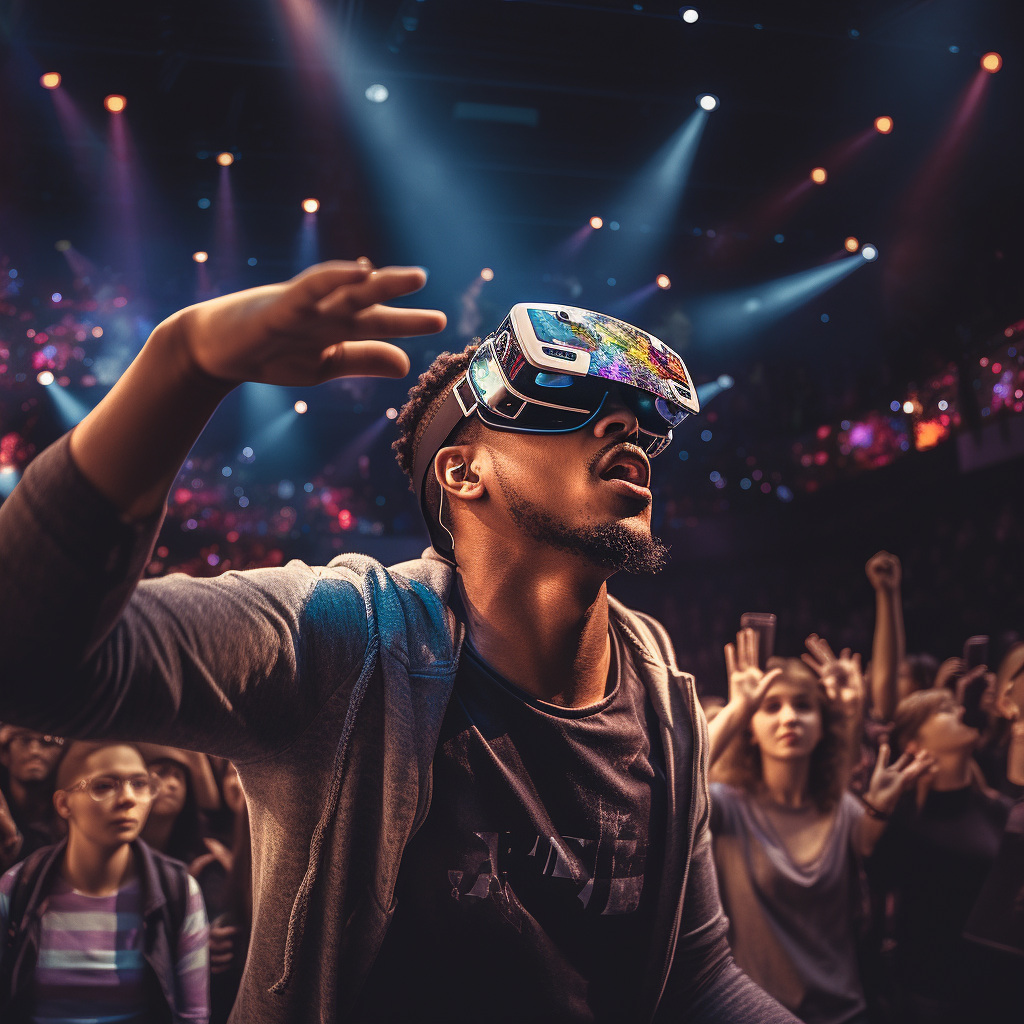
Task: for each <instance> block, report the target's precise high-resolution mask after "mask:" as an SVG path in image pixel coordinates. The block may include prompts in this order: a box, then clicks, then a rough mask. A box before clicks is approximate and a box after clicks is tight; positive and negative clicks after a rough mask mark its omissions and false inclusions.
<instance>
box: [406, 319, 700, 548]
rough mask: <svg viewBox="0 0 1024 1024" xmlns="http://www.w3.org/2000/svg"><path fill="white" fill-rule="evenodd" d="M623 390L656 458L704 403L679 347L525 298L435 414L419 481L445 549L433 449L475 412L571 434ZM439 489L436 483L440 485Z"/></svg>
mask: <svg viewBox="0 0 1024 1024" xmlns="http://www.w3.org/2000/svg"><path fill="white" fill-rule="evenodd" d="M613 389H615V390H617V392H618V394H619V395H620V396H621V398H622V400H623V401H624V402H625V403H626V405H627V406H629V408H630V409H631V410H632V412H633V413H634V414H635V416H636V419H637V424H638V430H639V439H638V444H639V445H640V446H641V447H642V448H644V449H645V450H646V452H647V454H648V456H650V457H651V458H653V457H654V456H655V455H658V454H660V453H661V452H663V451H664V450H665V449H666V448H667V447H668V446H669V445H670V444H671V443H672V429H673V428H674V427H677V426H678V425H679V424H680V423H681V422H682V421H683V420H684V419H686V417H687V416H688V415H689V414H690V413H697V412H700V405H699V403H698V401H697V392H696V388H695V387H694V385H693V383H692V381H691V379H690V375H689V373H688V372H687V369H686V366H685V365H684V364H683V361H682V359H680V358H679V355H678V353H676V352H674V351H673V350H672V349H671V348H669V347H668V345H666V344H665V343H664V342H661V341H659V340H658V339H657V338H655V337H654V336H653V335H651V334H648V333H647V332H646V331H642V330H640V328H639V327H634V326H632V324H627V323H625V322H624V321H622V320H617V319H616V318H615V317H613V316H608V315H607V314H605V313H595V312H593V311H592V310H589V309H579V308H577V307H576V306H561V305H554V306H553V305H545V304H543V303H534V302H520V303H517V304H516V305H515V306H513V307H512V310H511V312H510V313H509V314H508V316H507V317H506V318H505V319H504V320H503V321H502V323H501V326H499V327H498V329H497V330H496V331H494V332H493V333H492V334H489V335H488V336H487V337H486V338H485V339H484V340H483V341H482V342H481V343H480V346H479V348H478V349H477V350H476V352H475V353H474V355H473V358H472V360H471V361H470V364H469V370H468V371H467V373H466V374H465V375H464V376H463V377H461V378H460V379H459V380H458V381H456V382H455V387H454V388H453V389H452V391H451V392H450V393H449V395H448V397H447V398H446V399H445V400H444V402H443V403H442V405H441V407H440V409H438V411H437V412H436V413H435V415H434V417H433V419H432V420H431V422H430V424H429V425H428V426H427V429H426V431H425V432H424V434H423V437H422V439H421V441H420V444H419V448H418V451H417V456H416V464H415V466H414V467H413V487H414V489H415V492H416V495H417V497H418V498H419V502H420V509H421V510H422V512H423V517H424V519H425V520H426V523H427V528H428V530H429V531H430V539H431V542H432V544H433V546H434V549H435V550H436V551H437V552H438V554H440V555H442V556H443V557H445V558H447V559H449V560H450V561H452V562H454V561H455V552H454V542H453V538H452V535H451V534H450V533H449V532H448V530H447V529H446V528H445V527H444V525H443V524H442V523H441V522H440V507H441V501H442V500H443V492H442V493H441V495H438V496H437V501H436V502H435V503H434V505H435V507H436V508H437V509H438V512H437V514H436V515H435V513H434V512H432V511H431V502H430V495H431V491H432V490H433V493H434V494H435V495H436V494H437V490H440V485H439V484H438V482H437V479H436V477H435V475H434V469H433V466H434V456H435V455H436V454H437V453H438V451H439V450H440V449H441V448H443V447H444V445H445V443H446V442H447V440H448V437H449V435H450V434H451V433H452V431H453V430H454V429H455V428H456V427H457V426H458V425H459V423H461V422H462V420H463V419H465V418H467V417H469V416H477V417H478V418H479V419H480V420H481V421H482V422H483V423H484V424H485V425H486V426H487V427H490V428H491V429H492V430H507V431H511V432H513V433H520V434H565V433H569V432H571V431H574V430H579V429H581V428H582V427H585V426H586V425H587V424H588V423H590V422H592V421H593V420H594V419H595V418H596V417H597V416H598V415H599V413H600V412H601V408H602V406H603V405H604V404H605V402H606V401H607V399H608V395H609V393H610V392H611V391H612V390H613ZM434 489H437V490H434Z"/></svg>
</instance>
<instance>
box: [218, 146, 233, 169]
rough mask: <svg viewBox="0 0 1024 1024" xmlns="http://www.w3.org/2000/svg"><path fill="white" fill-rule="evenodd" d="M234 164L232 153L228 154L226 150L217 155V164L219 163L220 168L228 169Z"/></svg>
mask: <svg viewBox="0 0 1024 1024" xmlns="http://www.w3.org/2000/svg"><path fill="white" fill-rule="evenodd" d="M234 162H235V154H234V153H229V152H227V150H225V151H224V152H223V153H218V154H217V163H219V164H220V165H221V167H230V166H231V165H232V164H233V163H234Z"/></svg>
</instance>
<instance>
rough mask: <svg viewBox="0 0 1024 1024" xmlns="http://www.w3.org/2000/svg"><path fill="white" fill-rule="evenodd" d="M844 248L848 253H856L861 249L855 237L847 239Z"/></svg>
mask: <svg viewBox="0 0 1024 1024" xmlns="http://www.w3.org/2000/svg"><path fill="white" fill-rule="evenodd" d="M843 248H844V249H845V250H846V251H847V252H856V251H857V250H858V249H859V248H860V242H858V241H857V239H856V238H854V237H853V235H850V237H849V238H847V239H846V241H845V242H843Z"/></svg>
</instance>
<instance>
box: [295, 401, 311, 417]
mask: <svg viewBox="0 0 1024 1024" xmlns="http://www.w3.org/2000/svg"><path fill="white" fill-rule="evenodd" d="M308 409H309V406H308V405H306V403H305V402H304V401H303V400H302V399H301V398H300V399H299V400H298V401H297V402H296V403H295V411H296V412H297V413H298V414H299V415H300V416H301V415H302V414H303V413H304V412H306V411H307V410H308Z"/></svg>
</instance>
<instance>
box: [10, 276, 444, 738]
mask: <svg viewBox="0 0 1024 1024" xmlns="http://www.w3.org/2000/svg"><path fill="white" fill-rule="evenodd" d="M422 282H423V272H422V271H418V270H415V269H409V270H402V269H399V268H394V269H391V270H383V271H380V272H371V271H370V269H369V266H368V265H367V266H365V267H364V266H361V265H357V264H325V265H324V266H322V267H318V268H313V269H312V270H311V271H308V272H307V273H306V274H303V275H300V276H299V277H298V278H296V279H295V280H294V281H291V282H288V283H286V284H283V285H271V286H266V287H264V288H257V289H251V290H250V291H248V292H241V293H238V294H236V295H231V296H223V297H221V298H219V299H215V300H212V301H211V302H209V303H202V304H200V305H198V306H194V307H191V308H190V309H188V310H183V311H182V312H181V313H179V314H176V315H175V316H174V317H172V318H171V319H170V320H168V321H165V322H164V324H162V325H160V327H158V328H157V329H156V331H154V333H153V336H152V337H151V338H150V340H149V341H148V342H147V343H146V346H145V347H144V348H143V351H142V352H141V353H140V355H139V357H138V358H137V359H136V360H135V362H134V363H133V364H132V366H131V367H130V368H129V370H128V371H127V372H126V374H125V375H124V377H123V378H122V379H121V381H119V382H118V384H117V385H116V386H115V387H114V388H113V389H112V390H111V392H110V393H109V394H108V395H107V396H106V398H104V400H103V401H102V402H101V403H100V405H99V406H97V408H96V409H95V410H93V412H92V413H90V414H89V416H88V417H86V419H85V420H83V422H82V423H81V424H80V425H79V427H78V428H77V429H76V430H75V432H74V433H73V434H72V435H71V437H70V441H69V439H68V438H67V437H65V438H63V439H61V441H60V442H58V443H57V444H56V445H53V446H51V448H49V449H48V450H47V451H45V452H43V453H42V454H41V455H40V456H39V457H38V458H37V459H36V460H35V461H34V462H33V463H32V465H30V466H29V468H28V470H27V471H26V473H25V476H24V478H23V479H22V481H21V483H20V484H19V485H18V487H17V488H15V490H14V492H13V493H12V494H11V495H10V497H9V498H8V499H7V501H6V502H4V504H3V505H2V506H0V579H2V580H3V586H2V587H0V647H2V649H3V650H4V652H5V665H4V669H3V672H2V674H0V718H4V719H7V720H11V721H21V722H24V723H25V724H34V725H36V726H38V725H41V724H43V723H46V724H47V725H48V726H49V727H50V728H48V729H47V730H46V731H55V730H56V731H65V732H67V733H70V734H74V733H77V734H79V735H82V734H91V735H115V734H121V735H126V730H129V731H130V732H131V734H132V737H131V738H136V739H143V738H147V737H152V738H157V737H159V738H162V739H163V740H164V741H165V742H172V743H175V745H179V746H181V745H184V746H189V747H193V746H196V745H199V744H202V745H205V746H206V747H207V749H213V748H212V747H210V745H209V743H208V742H207V741H206V740H205V737H207V736H214V735H216V736H220V737H221V738H222V740H223V744H225V745H224V746H222V747H221V748H220V749H221V751H222V752H225V753H227V752H228V751H229V745H230V744H231V742H232V740H233V739H240V738H241V736H240V733H239V728H240V727H242V728H244V727H246V726H248V727H249V728H250V729H251V728H252V727H253V719H254V718H255V717H257V716H262V719H263V720H264V721H266V720H268V719H269V718H272V717H273V716H274V714H275V713H276V712H275V710H274V706H275V705H278V704H279V705H280V721H279V724H280V726H281V731H282V732H286V731H287V726H288V725H289V723H291V724H294V723H293V722H291V720H292V718H296V716H298V715H300V714H301V712H300V711H299V708H301V707H302V706H303V701H301V700H298V699H295V698H296V696H297V695H296V693H295V691H294V690H292V691H291V692H290V693H289V692H287V687H288V685H289V684H294V683H295V681H296V676H297V665H298V663H299V654H300V651H299V649H298V637H299V633H300V629H301V626H302V621H301V619H302V616H303V615H304V613H305V608H306V602H307V601H308V600H310V598H311V595H312V594H313V590H314V587H315V586H316V585H317V582H318V577H317V576H316V575H315V574H314V573H313V571H312V570H309V569H308V568H306V567H296V566H289V567H288V568H286V569H283V570H268V571H258V572H255V573H228V574H225V575H224V576H221V577H218V578H217V579H215V580H193V579H190V578H188V577H183V576H171V577H167V578H165V579H161V580H151V581H146V582H145V583H143V584H141V585H140V586H138V588H136V584H137V582H138V580H139V578H140V576H141V574H142V572H143V569H144V567H145V565H146V563H147V562H148V559H149V553H150V550H151V548H152V544H153V542H154V540H155V537H156V534H157V531H158V529H159V523H160V514H161V511H162V507H163V500H164V495H165V492H166V490H167V488H168V486H169V485H170V483H171V482H172V481H173V479H174V476H175V475H176V473H177V470H178V465H179V463H180V460H181V459H182V458H183V457H184V456H185V454H187V452H188V450H189V449H190V447H191V445H192V443H193V442H194V440H195V437H196V436H197V434H198V432H199V431H200V430H201V429H202V426H203V424H204V423H205V421H206V418H207V417H208V416H209V414H210V412H212V410H213V408H214V407H215V405H216V402H217V401H218V400H219V397H222V396H223V395H224V394H226V393H227V391H228V390H230V389H231V387H233V386H234V385H235V384H236V383H239V382H241V381H242V380H246V379H251V380H262V381H264V382H269V383H280V384H303V383H305V384H312V383H316V382H317V381H319V380H325V379H327V378H328V377H331V376H336V375H345V374H347V373H359V374H365V373H389V374H391V375H395V374H397V373H401V372H404V371H405V369H406V368H407V367H408V360H407V359H406V357H405V355H404V353H402V352H401V350H399V349H397V348H395V347H394V346H391V345H386V344H384V343H382V342H377V341H366V340H362V339H365V338H366V337H367V336H368V335H370V334H371V333H372V334H376V335H380V336H389V335H390V336H398V335H401V334H403V333H415V332H416V331H422V330H436V329H438V328H439V327H440V326H442V325H443V315H442V314H434V313H428V312H425V311H417V310H408V309H393V308H390V307H386V306H381V305H379V304H378V300H380V299H386V298H392V297H394V296H395V295H398V294H401V293H403V292H405V291H408V290H410V289H411V288H414V287H418V286H419V285H421V284H422ZM352 589H353V588H352V584H351V583H346V582H345V581H344V580H343V579H335V580H334V582H333V583H332V585H331V586H330V587H326V588H320V589H318V590H317V594H318V595H320V593H321V591H323V595H322V597H320V596H318V598H317V600H321V601H323V602H325V603H326V605H328V606H330V607H325V608H323V609H320V611H321V613H322V614H321V615H320V617H319V618H318V621H328V620H331V619H332V616H334V615H335V614H338V615H340V618H339V619H337V620H336V621H337V625H338V628H339V629H341V630H344V629H345V628H347V627H349V626H350V625H351V626H352V628H353V629H355V630H356V631H357V632H356V634H354V635H353V640H356V639H357V638H358V632H359V630H361V632H362V633H363V634H365V630H366V627H365V613H363V614H362V615H361V618H362V619H363V620H364V621H363V622H362V624H361V626H360V625H358V624H352V623H349V622H348V621H347V620H346V618H345V614H346V611H345V609H346V607H347V606H348V605H350V604H351V603H352V601H351V600H347V598H349V597H351V596H352V594H351V591H352ZM355 596H356V597H358V593H356V595H355ZM358 604H360V605H361V601H359V602H358ZM335 605H337V607H335ZM261 683H265V684H267V685H263V686H261V685H259V684H261ZM282 688H284V692H282ZM275 693H276V698H275ZM307 696H308V698H309V699H313V698H314V697H315V695H314V694H309V695H307ZM268 698H269V699H268ZM303 699H305V698H303ZM296 720H297V718H296ZM58 726H59V727H60V728H58ZM190 738H191V742H188V740H189V739H190ZM250 738H254V737H251V736H250ZM175 741H177V742H175ZM183 741H185V742H183ZM258 745H259V744H257V746H258ZM247 752H248V751H247V750H243V749H239V747H238V746H236V747H235V755H236V756H244V755H245V753H247Z"/></svg>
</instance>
